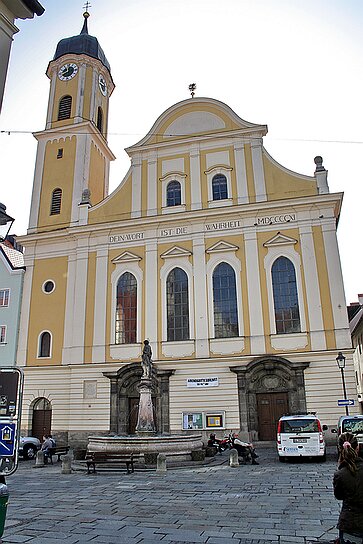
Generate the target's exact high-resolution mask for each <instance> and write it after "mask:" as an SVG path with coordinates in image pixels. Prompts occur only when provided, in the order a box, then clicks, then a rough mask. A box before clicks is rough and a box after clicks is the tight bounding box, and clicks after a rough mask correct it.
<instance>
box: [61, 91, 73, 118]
mask: <svg viewBox="0 0 363 544" xmlns="http://www.w3.org/2000/svg"><path fill="white" fill-rule="evenodd" d="M71 109H72V97H71V96H70V95H69V94H67V95H65V96H62V98H61V99H60V101H59V109H58V121H62V119H70V117H71Z"/></svg>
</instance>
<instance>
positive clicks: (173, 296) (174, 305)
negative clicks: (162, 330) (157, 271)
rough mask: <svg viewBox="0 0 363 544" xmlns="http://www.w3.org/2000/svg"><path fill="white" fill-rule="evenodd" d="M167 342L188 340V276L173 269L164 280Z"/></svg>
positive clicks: (179, 270)
mask: <svg viewBox="0 0 363 544" xmlns="http://www.w3.org/2000/svg"><path fill="white" fill-rule="evenodd" d="M166 305H167V339H168V342H172V341H179V340H189V295H188V276H187V274H186V272H185V271H184V270H182V269H181V268H174V269H173V270H172V271H171V272H170V273H169V275H168V277H167V280H166Z"/></svg>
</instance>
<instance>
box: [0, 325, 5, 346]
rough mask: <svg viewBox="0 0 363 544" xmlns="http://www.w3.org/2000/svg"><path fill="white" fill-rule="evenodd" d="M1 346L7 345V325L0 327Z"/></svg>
mask: <svg viewBox="0 0 363 544" xmlns="http://www.w3.org/2000/svg"><path fill="white" fill-rule="evenodd" d="M0 344H6V325H0Z"/></svg>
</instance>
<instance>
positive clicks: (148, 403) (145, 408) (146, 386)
mask: <svg viewBox="0 0 363 544" xmlns="http://www.w3.org/2000/svg"><path fill="white" fill-rule="evenodd" d="M151 384H152V382H151V379H150V378H144V377H143V378H141V382H140V385H139V387H138V389H139V393H140V401H139V414H138V418H137V425H136V434H138V435H139V436H150V435H153V434H155V423H154V412H153V403H152V399H151Z"/></svg>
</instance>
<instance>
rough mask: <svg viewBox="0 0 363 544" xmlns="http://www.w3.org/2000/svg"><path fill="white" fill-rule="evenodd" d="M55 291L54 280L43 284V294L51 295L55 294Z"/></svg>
mask: <svg viewBox="0 0 363 544" xmlns="http://www.w3.org/2000/svg"><path fill="white" fill-rule="evenodd" d="M54 289H55V283H54V281H52V280H47V281H45V282H44V283H43V292H44V293H46V294H47V295H49V294H50V293H53V291H54Z"/></svg>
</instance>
